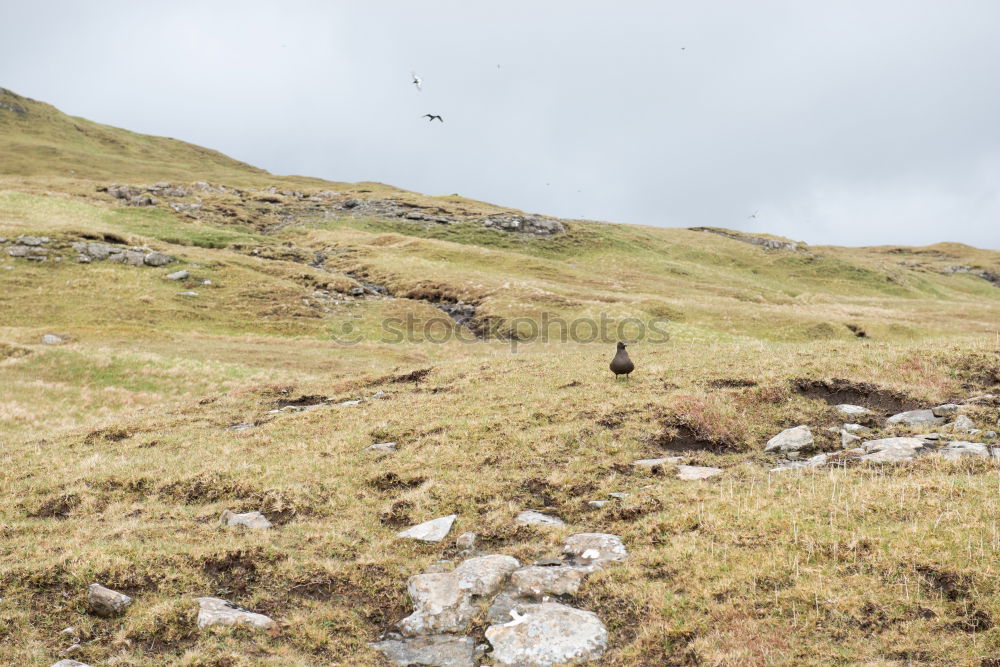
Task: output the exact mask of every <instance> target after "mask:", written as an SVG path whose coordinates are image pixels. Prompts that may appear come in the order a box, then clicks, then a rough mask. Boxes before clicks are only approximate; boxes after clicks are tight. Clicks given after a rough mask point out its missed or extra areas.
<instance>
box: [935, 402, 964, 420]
mask: <svg viewBox="0 0 1000 667" xmlns="http://www.w3.org/2000/svg"><path fill="white" fill-rule="evenodd" d="M961 407H962V406H961V405H958V404H957V403H945V404H944V405H936V406H934V407H933V408H931V412H933V413H934V416H935V417H953V416H955V415H957V414H958V411H959V410H960V409H961Z"/></svg>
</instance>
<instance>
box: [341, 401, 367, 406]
mask: <svg viewBox="0 0 1000 667" xmlns="http://www.w3.org/2000/svg"><path fill="white" fill-rule="evenodd" d="M360 402H361V401H344V402H343V403H337V405H338V406H341V405H357V404H359V403H360Z"/></svg>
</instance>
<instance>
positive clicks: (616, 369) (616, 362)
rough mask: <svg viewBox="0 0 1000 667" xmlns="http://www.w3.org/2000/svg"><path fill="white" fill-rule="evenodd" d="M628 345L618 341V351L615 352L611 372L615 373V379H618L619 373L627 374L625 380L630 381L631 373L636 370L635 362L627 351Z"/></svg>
mask: <svg viewBox="0 0 1000 667" xmlns="http://www.w3.org/2000/svg"><path fill="white" fill-rule="evenodd" d="M626 347H627V346H626V345H625V343H623V342H621V341H618V351H617V352H615V358H614V359H612V360H611V372H612V373H614V374H615V379H616V380H617V379H618V376H619V375H624V376H625V381H626V382H628V376H629V373H631V372H632V371H634V370H635V364H633V363H632V360H631V359H629V357H628V352H626V351H625V348H626Z"/></svg>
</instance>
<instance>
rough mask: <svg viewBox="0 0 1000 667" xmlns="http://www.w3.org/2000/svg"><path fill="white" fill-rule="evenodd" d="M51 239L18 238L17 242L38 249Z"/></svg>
mask: <svg viewBox="0 0 1000 667" xmlns="http://www.w3.org/2000/svg"><path fill="white" fill-rule="evenodd" d="M50 240H51V239H49V237H48V236H18V237H17V242H18V243H20V244H21V245H26V246H33V247H38V246H41V245H45V244H46V243H48V242H49V241H50Z"/></svg>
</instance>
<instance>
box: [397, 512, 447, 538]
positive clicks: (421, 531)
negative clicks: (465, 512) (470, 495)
mask: <svg viewBox="0 0 1000 667" xmlns="http://www.w3.org/2000/svg"><path fill="white" fill-rule="evenodd" d="M457 518H458V515H457V514H449V515H448V516H442V517H439V518H437V519H431V520H430V521H425V522H423V523H421V524H417V525H416V526H412V527H410V528H407V529H406V530H404V531H402V532H400V533H397V534H396V537H405V538H408V539H411V540H422V541H424V542H440V541H441V540H443V539H444V538H445V537H446V536H447V535H448V532H449V531H450V530H451V524H453V523H455V519H457Z"/></svg>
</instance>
